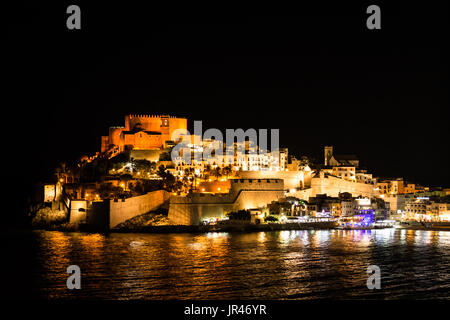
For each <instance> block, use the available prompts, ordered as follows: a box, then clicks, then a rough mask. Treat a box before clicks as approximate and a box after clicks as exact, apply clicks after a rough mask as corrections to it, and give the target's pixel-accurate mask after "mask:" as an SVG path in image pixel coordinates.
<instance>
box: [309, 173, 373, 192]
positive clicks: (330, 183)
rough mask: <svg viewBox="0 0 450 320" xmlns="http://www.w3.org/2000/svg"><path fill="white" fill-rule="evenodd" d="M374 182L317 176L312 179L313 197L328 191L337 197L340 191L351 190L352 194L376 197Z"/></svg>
mask: <svg viewBox="0 0 450 320" xmlns="http://www.w3.org/2000/svg"><path fill="white" fill-rule="evenodd" d="M374 188H375V186H374V185H373V184H366V183H359V182H353V181H348V180H344V179H340V178H337V177H332V176H327V177H315V178H312V179H311V194H310V196H311V197H315V196H316V195H317V194H324V193H326V194H327V195H328V196H331V197H337V196H338V195H339V193H340V192H349V193H351V194H352V196H354V197H357V196H360V195H362V196H365V197H375V196H376V192H375V190H374Z"/></svg>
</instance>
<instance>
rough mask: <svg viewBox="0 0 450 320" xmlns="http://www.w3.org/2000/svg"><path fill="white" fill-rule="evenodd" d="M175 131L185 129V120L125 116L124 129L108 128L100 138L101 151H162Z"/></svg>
mask: <svg viewBox="0 0 450 320" xmlns="http://www.w3.org/2000/svg"><path fill="white" fill-rule="evenodd" d="M177 129H187V119H186V118H177V117H173V116H169V115H127V116H125V126H124V127H110V128H109V135H107V136H102V146H101V151H102V152H105V151H107V150H111V149H118V151H119V152H122V151H125V150H127V149H129V150H131V149H135V150H136V149H141V150H154V149H162V148H164V147H165V145H166V143H167V142H169V141H171V136H172V133H173V132H174V131H175V130H177Z"/></svg>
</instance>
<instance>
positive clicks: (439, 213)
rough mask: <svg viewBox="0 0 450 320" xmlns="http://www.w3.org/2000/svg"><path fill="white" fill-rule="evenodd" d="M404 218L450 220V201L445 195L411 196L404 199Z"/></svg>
mask: <svg viewBox="0 0 450 320" xmlns="http://www.w3.org/2000/svg"><path fill="white" fill-rule="evenodd" d="M404 219H405V220H416V221H450V201H449V199H448V198H447V197H444V198H438V197H435V198H430V197H417V196H415V197H411V198H408V199H407V200H406V201H405V215H404Z"/></svg>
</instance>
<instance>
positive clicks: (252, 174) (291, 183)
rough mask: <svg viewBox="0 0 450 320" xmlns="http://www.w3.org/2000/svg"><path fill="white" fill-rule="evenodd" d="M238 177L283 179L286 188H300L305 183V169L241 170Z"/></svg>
mask: <svg viewBox="0 0 450 320" xmlns="http://www.w3.org/2000/svg"><path fill="white" fill-rule="evenodd" d="M237 177H238V178H242V179H283V181H284V187H285V188H286V190H288V189H293V188H300V187H302V184H304V172H303V171H240V172H238V173H237Z"/></svg>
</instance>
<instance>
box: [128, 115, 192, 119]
mask: <svg viewBox="0 0 450 320" xmlns="http://www.w3.org/2000/svg"><path fill="white" fill-rule="evenodd" d="M128 116H129V117H130V119H132V118H151V119H158V118H169V119H186V118H182V117H181V118H180V117H177V116H171V115H165V114H161V115H157V114H130V115H128Z"/></svg>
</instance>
